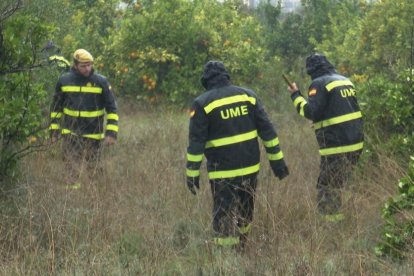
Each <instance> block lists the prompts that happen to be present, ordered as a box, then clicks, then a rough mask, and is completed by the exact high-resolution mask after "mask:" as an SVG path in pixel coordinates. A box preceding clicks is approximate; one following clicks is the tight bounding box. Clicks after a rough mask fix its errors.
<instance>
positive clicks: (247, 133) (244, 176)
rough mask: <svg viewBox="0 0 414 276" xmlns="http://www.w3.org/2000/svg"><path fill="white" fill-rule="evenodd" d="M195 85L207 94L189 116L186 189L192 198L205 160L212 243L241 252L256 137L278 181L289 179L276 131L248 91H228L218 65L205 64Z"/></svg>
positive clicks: (253, 177)
mask: <svg viewBox="0 0 414 276" xmlns="http://www.w3.org/2000/svg"><path fill="white" fill-rule="evenodd" d="M201 83H202V85H203V87H204V88H205V89H206V90H207V91H206V92H205V93H203V94H202V95H200V96H199V97H197V98H196V99H195V100H194V102H193V105H192V108H191V112H190V126H189V146H188V149H187V171H186V175H187V186H188V189H189V190H190V191H191V192H192V193H193V194H196V191H197V189H199V181H200V165H201V162H202V159H203V155H205V156H206V159H207V170H208V177H209V179H210V186H211V191H212V194H213V230H214V239H213V242H214V243H215V244H217V245H221V246H237V247H239V246H240V247H243V246H244V245H245V242H246V241H247V235H248V234H249V232H250V230H251V223H252V220H253V210H254V197H255V190H256V185H257V174H258V172H259V168H260V156H259V154H260V151H259V144H258V139H257V137H260V138H261V139H262V141H263V144H264V146H265V149H266V152H267V157H268V159H269V161H270V166H271V168H272V170H273V173H274V174H275V175H276V176H277V177H278V178H279V179H283V178H284V177H286V176H287V175H288V174H289V172H288V168H287V166H286V165H285V162H284V159H283V153H282V151H281V149H280V146H279V139H278V137H277V134H276V131H275V129H274V127H273V126H272V123H271V122H270V121H269V119H268V117H267V114H266V112H265V110H264V109H263V106H262V103H261V102H260V100H259V99H258V98H257V95H256V94H255V93H254V92H253V91H252V90H249V89H246V88H242V87H237V86H234V85H232V84H231V82H230V76H229V74H228V72H227V71H226V69H225V67H224V64H223V63H222V62H220V61H209V62H207V63H206V65H205V66H204V72H203V75H202V78H201Z"/></svg>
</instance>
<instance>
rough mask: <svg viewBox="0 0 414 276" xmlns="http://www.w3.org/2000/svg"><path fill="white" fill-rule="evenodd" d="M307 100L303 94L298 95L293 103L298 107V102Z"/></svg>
mask: <svg viewBox="0 0 414 276" xmlns="http://www.w3.org/2000/svg"><path fill="white" fill-rule="evenodd" d="M303 102H306V100H305V98H303V97H302V96H299V97H297V98H296V99H295V100H294V101H293V105H294V106H295V107H296V108H297V107H298V104H300V103H303Z"/></svg>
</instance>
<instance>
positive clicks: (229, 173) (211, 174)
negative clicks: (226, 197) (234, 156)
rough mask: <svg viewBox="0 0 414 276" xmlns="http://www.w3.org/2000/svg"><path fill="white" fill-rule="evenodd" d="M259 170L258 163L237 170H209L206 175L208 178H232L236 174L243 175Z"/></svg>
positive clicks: (236, 175)
mask: <svg viewBox="0 0 414 276" xmlns="http://www.w3.org/2000/svg"><path fill="white" fill-rule="evenodd" d="M259 170H260V163H259V164H256V165H253V166H251V167H247V168H241V169H237V170H228V171H215V172H209V173H208V177H209V178H210V179H217V178H232V177H238V176H244V175H248V174H252V173H256V172H258V171H259Z"/></svg>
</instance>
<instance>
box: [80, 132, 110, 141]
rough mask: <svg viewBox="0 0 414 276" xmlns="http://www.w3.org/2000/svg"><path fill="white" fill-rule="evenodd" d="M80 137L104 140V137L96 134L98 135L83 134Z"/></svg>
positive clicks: (101, 134)
mask: <svg viewBox="0 0 414 276" xmlns="http://www.w3.org/2000/svg"><path fill="white" fill-rule="evenodd" d="M82 137H85V138H90V139H95V140H102V139H103V138H105V135H104V134H103V133H98V134H83V135H82Z"/></svg>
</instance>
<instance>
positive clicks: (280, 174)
mask: <svg viewBox="0 0 414 276" xmlns="http://www.w3.org/2000/svg"><path fill="white" fill-rule="evenodd" d="M272 170H273V173H274V175H275V176H276V177H277V178H279V180H282V179H283V178H285V177H286V176H288V175H289V169H288V167H287V166H286V165H285V166H281V167H277V168H272Z"/></svg>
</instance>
